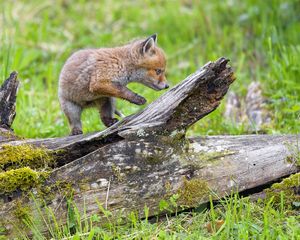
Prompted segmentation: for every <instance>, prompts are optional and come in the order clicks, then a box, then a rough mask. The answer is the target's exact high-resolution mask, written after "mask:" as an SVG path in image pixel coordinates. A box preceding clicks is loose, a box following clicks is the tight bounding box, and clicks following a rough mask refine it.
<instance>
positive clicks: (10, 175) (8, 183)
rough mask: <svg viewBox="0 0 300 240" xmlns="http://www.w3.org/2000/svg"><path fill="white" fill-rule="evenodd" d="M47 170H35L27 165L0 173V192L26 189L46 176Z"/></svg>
mask: <svg viewBox="0 0 300 240" xmlns="http://www.w3.org/2000/svg"><path fill="white" fill-rule="evenodd" d="M47 175H48V174H47V172H37V171H35V170H32V169H31V168H29V167H23V168H19V169H12V170H9V171H6V172H1V173H0V193H1V194H3V193H9V192H13V191H16V190H22V191H25V190H28V189H30V188H32V187H34V186H36V185H37V184H39V183H40V182H41V181H42V180H44V179H45V177H47Z"/></svg>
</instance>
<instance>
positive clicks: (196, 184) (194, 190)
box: [177, 178, 209, 207]
mask: <svg viewBox="0 0 300 240" xmlns="http://www.w3.org/2000/svg"><path fill="white" fill-rule="evenodd" d="M177 193H178V194H179V199H178V204H179V205H184V206H188V207H194V206H197V205H198V204H199V203H201V202H202V201H203V200H204V199H205V198H207V196H208V194H209V188H208V184H207V182H206V181H204V180H202V179H192V180H187V179H186V178H185V179H184V181H183V184H182V186H181V187H180V188H179V190H178V192H177Z"/></svg>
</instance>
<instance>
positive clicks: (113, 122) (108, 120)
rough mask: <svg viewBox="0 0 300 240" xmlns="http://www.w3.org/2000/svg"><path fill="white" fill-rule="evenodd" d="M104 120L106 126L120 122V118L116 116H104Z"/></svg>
mask: <svg viewBox="0 0 300 240" xmlns="http://www.w3.org/2000/svg"><path fill="white" fill-rule="evenodd" d="M102 122H103V124H104V125H105V126H106V127H110V126H112V125H114V124H115V123H116V122H118V119H116V118H102Z"/></svg>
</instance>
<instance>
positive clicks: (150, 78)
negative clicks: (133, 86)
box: [134, 34, 169, 90]
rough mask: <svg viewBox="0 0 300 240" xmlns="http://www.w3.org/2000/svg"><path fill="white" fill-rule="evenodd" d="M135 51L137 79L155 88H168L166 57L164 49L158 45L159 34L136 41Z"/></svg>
mask: <svg viewBox="0 0 300 240" xmlns="http://www.w3.org/2000/svg"><path fill="white" fill-rule="evenodd" d="M134 52H135V57H136V60H137V61H136V68H137V70H138V76H137V78H138V79H136V80H135V81H137V82H140V83H142V84H144V85H146V86H148V87H150V88H152V89H154V90H162V89H166V88H168V87H169V85H168V83H167V79H166V77H165V71H166V57H165V54H164V52H163V50H162V49H161V48H159V47H158V46H157V35H156V34H154V35H152V36H150V37H148V38H146V39H144V40H139V41H136V42H135V43H134Z"/></svg>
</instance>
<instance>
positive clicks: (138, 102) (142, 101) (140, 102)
mask: <svg viewBox="0 0 300 240" xmlns="http://www.w3.org/2000/svg"><path fill="white" fill-rule="evenodd" d="M130 102H132V103H134V104H136V105H143V104H145V103H146V102H147V100H146V99H145V98H144V97H142V96H140V95H137V94H136V95H135V96H134V98H133V99H131V101H130Z"/></svg>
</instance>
